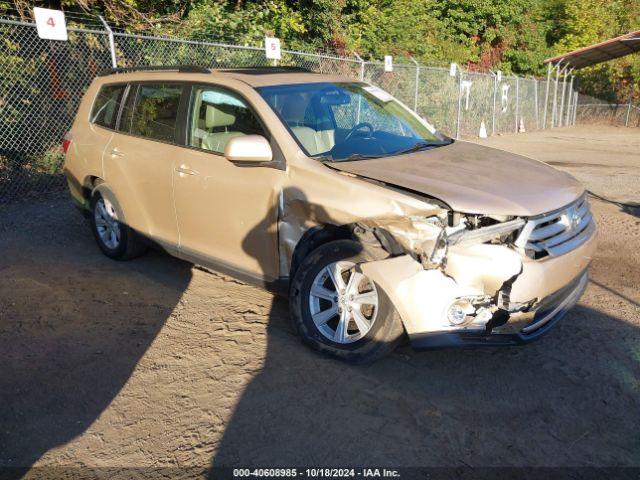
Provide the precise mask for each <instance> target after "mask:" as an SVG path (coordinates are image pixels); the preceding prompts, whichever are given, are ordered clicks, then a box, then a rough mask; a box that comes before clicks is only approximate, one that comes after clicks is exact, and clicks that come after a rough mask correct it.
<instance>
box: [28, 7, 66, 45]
mask: <svg viewBox="0 0 640 480" xmlns="http://www.w3.org/2000/svg"><path fill="white" fill-rule="evenodd" d="M33 16H34V17H35V19H36V29H37V30H38V36H39V37H40V38H43V39H45V40H65V41H66V40H67V22H65V20H64V12H62V11H60V10H50V9H48V8H39V7H33Z"/></svg>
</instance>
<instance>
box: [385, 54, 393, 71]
mask: <svg viewBox="0 0 640 480" xmlns="http://www.w3.org/2000/svg"><path fill="white" fill-rule="evenodd" d="M384 71H385V72H393V57H392V56H391V55H385V56H384Z"/></svg>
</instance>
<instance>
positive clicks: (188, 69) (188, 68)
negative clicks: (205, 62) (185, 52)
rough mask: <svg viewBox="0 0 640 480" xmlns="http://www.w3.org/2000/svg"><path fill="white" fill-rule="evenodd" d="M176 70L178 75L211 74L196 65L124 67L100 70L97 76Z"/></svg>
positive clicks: (206, 69)
mask: <svg viewBox="0 0 640 480" xmlns="http://www.w3.org/2000/svg"><path fill="white" fill-rule="evenodd" d="M172 70H177V71H178V72H180V73H211V70H210V69H208V68H205V67H199V66H197V65H153V66H145V67H124V68H107V69H106V70H102V71H101V72H100V73H99V74H98V76H99V77H105V76H107V75H113V74H116V73H128V72H149V71H151V72H153V71H172Z"/></svg>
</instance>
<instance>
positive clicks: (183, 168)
mask: <svg viewBox="0 0 640 480" xmlns="http://www.w3.org/2000/svg"><path fill="white" fill-rule="evenodd" d="M176 172H178V173H183V174H184V175H198V172H196V171H195V170H191V169H190V168H189V167H188V166H187V165H180V166H179V167H178V168H176Z"/></svg>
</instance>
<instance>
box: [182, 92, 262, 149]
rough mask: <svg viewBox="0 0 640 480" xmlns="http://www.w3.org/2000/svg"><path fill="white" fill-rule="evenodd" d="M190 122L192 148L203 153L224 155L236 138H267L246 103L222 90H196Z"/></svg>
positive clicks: (189, 134)
mask: <svg viewBox="0 0 640 480" xmlns="http://www.w3.org/2000/svg"><path fill="white" fill-rule="evenodd" d="M189 118H190V127H189V132H188V142H189V146H191V147H196V148H201V149H203V150H209V151H212V152H216V153H222V154H223V153H224V149H225V147H226V146H227V143H228V142H229V140H231V139H232V138H234V137H238V136H242V135H262V136H264V137H266V136H267V135H265V132H264V130H263V128H262V126H261V125H260V122H259V121H258V119H257V118H256V116H255V115H254V113H253V112H252V111H251V109H250V108H249V106H248V105H247V103H246V102H245V101H244V100H243V99H242V98H241V97H240V96H239V95H236V94H234V93H232V92H230V91H228V90H226V89H223V88H219V87H213V86H208V87H204V86H203V87H195V88H194V89H193V91H192V93H191V110H190V113H189Z"/></svg>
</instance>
